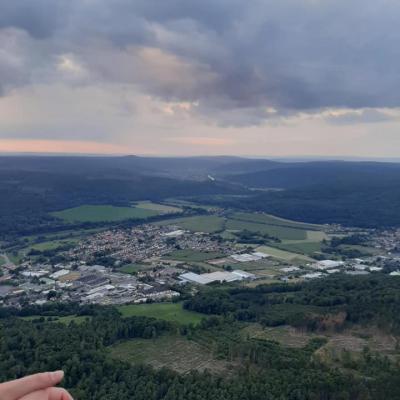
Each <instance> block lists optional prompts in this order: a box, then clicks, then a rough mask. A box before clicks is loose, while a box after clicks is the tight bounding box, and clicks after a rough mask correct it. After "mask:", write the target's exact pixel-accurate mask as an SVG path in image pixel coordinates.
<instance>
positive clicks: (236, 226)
mask: <svg viewBox="0 0 400 400" xmlns="http://www.w3.org/2000/svg"><path fill="white" fill-rule="evenodd" d="M226 229H228V230H231V231H242V230H248V231H250V232H255V233H261V234H267V235H270V236H274V237H276V238H278V239H295V240H302V239H306V238H307V231H305V230H303V229H295V228H290V227H285V226H278V225H267V224H264V223H262V222H253V221H245V220H238V219H228V220H227V222H226Z"/></svg>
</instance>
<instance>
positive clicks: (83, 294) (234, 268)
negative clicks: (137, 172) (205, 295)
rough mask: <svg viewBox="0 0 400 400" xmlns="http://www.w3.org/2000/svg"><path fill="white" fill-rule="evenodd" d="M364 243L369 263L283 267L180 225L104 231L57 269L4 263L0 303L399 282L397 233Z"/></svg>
mask: <svg viewBox="0 0 400 400" xmlns="http://www.w3.org/2000/svg"><path fill="white" fill-rule="evenodd" d="M326 231H327V232H330V233H334V235H342V237H343V236H345V235H352V234H353V235H354V234H355V233H354V232H356V234H357V235H359V234H360V233H359V230H355V231H351V230H349V229H348V228H341V227H340V226H337V225H335V226H327V227H326ZM344 234H345V235H344ZM333 237H335V236H333ZM363 237H364V238H366V239H367V240H368V242H369V246H373V248H374V249H375V250H376V253H375V254H374V255H372V254H369V255H368V256H362V257H338V256H337V254H336V255H335V257H333V259H312V258H306V257H299V258H298V259H293V260H284V259H282V258H279V256H277V255H276V254H275V253H274V254H269V253H268V251H265V250H262V247H261V248H255V247H252V246H250V245H247V246H245V245H243V244H240V243H238V242H237V241H234V240H224V239H221V237H220V236H218V235H215V234H212V233H205V232H193V231H189V230H185V229H182V227H181V226H179V225H157V224H142V225H138V226H135V227H131V228H125V229H120V228H115V229H106V230H103V231H101V232H98V233H94V234H92V235H89V236H87V237H86V238H84V239H83V240H81V241H79V242H78V243H76V245H74V246H72V247H71V248H67V249H63V248H61V250H60V251H58V252H57V254H56V255H57V257H58V258H61V260H62V262H57V263H54V262H52V259H51V258H49V259H48V260H46V261H43V260H41V259H40V258H36V260H35V257H33V256H32V254H31V256H27V257H25V259H24V260H23V262H21V263H20V264H19V265H16V264H14V263H13V262H12V261H11V260H10V259H9V258H8V257H7V256H5V255H3V256H2V257H5V262H4V264H3V273H2V276H0V302H1V304H2V305H5V306H14V307H22V306H24V305H26V304H36V305H41V304H44V303H46V302H48V301H62V302H78V303H81V304H102V305H110V304H114V305H120V304H128V303H143V302H152V301H165V300H168V301H170V300H173V299H174V298H176V299H177V298H179V296H180V293H181V291H182V289H183V288H184V287H185V286H187V285H189V286H193V288H194V289H195V288H196V286H198V285H207V284H210V283H212V282H219V283H226V284H240V285H249V286H252V285H254V284H259V283H269V282H271V283H273V282H298V281H304V280H310V279H321V278H323V277H325V276H329V275H332V274H337V273H345V274H348V275H366V274H370V273H387V274H389V275H391V276H397V275H400V255H399V254H398V253H397V250H398V239H399V237H400V231H399V230H384V231H376V230H370V231H363ZM33 255H35V252H33ZM38 260H41V261H38Z"/></svg>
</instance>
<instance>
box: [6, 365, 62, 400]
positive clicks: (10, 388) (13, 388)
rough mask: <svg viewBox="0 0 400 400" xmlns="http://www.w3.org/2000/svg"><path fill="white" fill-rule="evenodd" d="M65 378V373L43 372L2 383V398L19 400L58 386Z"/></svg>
mask: <svg viewBox="0 0 400 400" xmlns="http://www.w3.org/2000/svg"><path fill="white" fill-rule="evenodd" d="M63 377H64V372H63V371H55V372H43V373H40V374H35V375H30V376H26V377H25V378H21V379H17V380H15V381H10V382H6V383H2V384H1V385H0V398H1V400H17V399H19V398H21V397H23V396H25V395H27V394H29V393H32V392H35V391H37V390H40V389H46V388H48V387H52V386H54V385H57V384H58V383H60V381H61V380H62V378H63Z"/></svg>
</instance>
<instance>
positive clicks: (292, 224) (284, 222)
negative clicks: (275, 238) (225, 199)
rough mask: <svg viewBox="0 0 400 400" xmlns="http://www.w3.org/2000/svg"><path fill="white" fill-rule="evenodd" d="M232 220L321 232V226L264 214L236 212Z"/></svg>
mask: <svg viewBox="0 0 400 400" xmlns="http://www.w3.org/2000/svg"><path fill="white" fill-rule="evenodd" d="M231 218H232V219H239V220H243V221H250V222H257V223H259V224H266V225H277V226H286V227H288V228H295V229H303V230H318V231H319V230H321V229H322V228H323V227H322V225H315V224H307V223H304V222H297V221H291V220H288V219H284V218H280V217H275V216H274V215H270V214H264V213H245V212H236V213H234V214H232V216H231Z"/></svg>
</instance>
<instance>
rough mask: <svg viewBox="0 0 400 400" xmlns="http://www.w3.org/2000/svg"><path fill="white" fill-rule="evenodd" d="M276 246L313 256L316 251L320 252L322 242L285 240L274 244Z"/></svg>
mask: <svg viewBox="0 0 400 400" xmlns="http://www.w3.org/2000/svg"><path fill="white" fill-rule="evenodd" d="M274 247H277V248H279V249H281V250H284V251H288V252H293V253H300V254H305V255H310V256H312V255H313V254H314V253H317V252H320V251H321V248H322V245H321V242H311V241H306V240H304V241H295V240H293V241H285V242H283V243H277V244H274Z"/></svg>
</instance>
